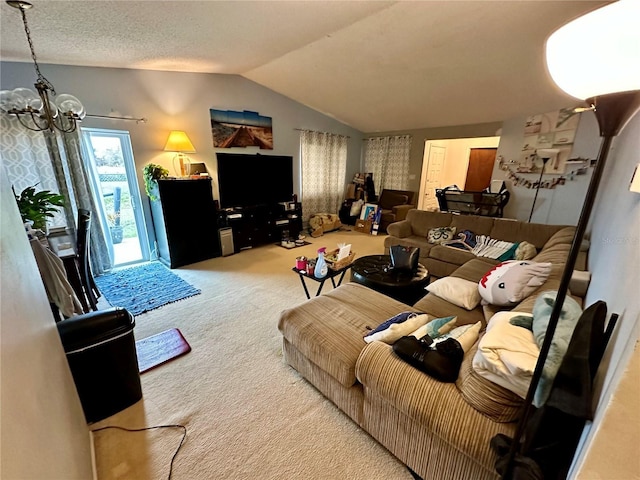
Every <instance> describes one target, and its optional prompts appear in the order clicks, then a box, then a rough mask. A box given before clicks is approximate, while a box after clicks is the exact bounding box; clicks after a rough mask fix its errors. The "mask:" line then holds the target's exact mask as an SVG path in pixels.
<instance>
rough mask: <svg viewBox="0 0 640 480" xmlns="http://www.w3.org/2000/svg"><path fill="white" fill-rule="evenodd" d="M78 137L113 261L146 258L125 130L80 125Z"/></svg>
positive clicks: (124, 261)
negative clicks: (80, 134) (81, 143)
mask: <svg viewBox="0 0 640 480" xmlns="http://www.w3.org/2000/svg"><path fill="white" fill-rule="evenodd" d="M82 138H83V141H84V147H85V149H86V158H87V159H88V163H89V165H87V170H88V171H89V176H90V181H91V183H92V187H93V191H94V192H96V200H97V204H98V209H99V216H100V221H101V222H102V224H103V225H104V226H105V232H107V235H106V237H107V239H106V240H107V246H108V248H109V255H110V256H111V260H112V262H113V265H114V266H122V265H129V264H133V263H139V262H144V261H148V260H149V256H150V252H149V245H148V242H147V241H146V240H145V239H146V238H147V232H146V227H145V223H144V218H143V215H142V200H141V199H140V189H139V188H138V180H137V176H136V169H135V162H134V159H133V150H132V148H131V139H130V138H129V132H127V131H124V130H106V129H97V128H83V129H82Z"/></svg>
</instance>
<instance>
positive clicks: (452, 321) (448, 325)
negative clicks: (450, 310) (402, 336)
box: [411, 316, 458, 340]
mask: <svg viewBox="0 0 640 480" xmlns="http://www.w3.org/2000/svg"><path fill="white" fill-rule="evenodd" d="M457 321H458V317H455V316H452V317H443V318H436V319H434V320H431V321H430V322H429V323H427V324H426V325H423V326H421V327H420V328H418V329H417V330H416V331H415V332H413V333H412V334H411V335H413V336H414V337H416V338H417V339H418V340H419V339H421V338H423V337H424V336H425V335H429V336H430V337H431V338H437V337H439V336H440V335H444V334H445V333H448V332H450V331H451V329H453V327H455V326H456V322H457Z"/></svg>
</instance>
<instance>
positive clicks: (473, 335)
mask: <svg viewBox="0 0 640 480" xmlns="http://www.w3.org/2000/svg"><path fill="white" fill-rule="evenodd" d="M481 328H482V322H476V323H473V324H470V325H461V326H459V327H456V328H454V329H453V330H451V331H450V332H449V333H445V334H444V335H441V336H440V337H437V338H435V339H434V340H433V343H432V344H431V348H435V346H436V345H437V344H438V343H439V342H442V341H444V340H446V339H448V338H453V339H454V340H457V341H458V343H460V346H461V347H462V350H464V353H465V354H466V353H467V352H468V351H469V350H471V347H473V345H474V344H475V343H476V341H477V340H478V337H479V336H480V329H481Z"/></svg>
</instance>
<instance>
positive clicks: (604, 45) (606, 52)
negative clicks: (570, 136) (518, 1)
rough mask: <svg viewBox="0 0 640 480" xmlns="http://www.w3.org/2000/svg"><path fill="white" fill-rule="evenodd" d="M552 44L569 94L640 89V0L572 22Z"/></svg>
mask: <svg viewBox="0 0 640 480" xmlns="http://www.w3.org/2000/svg"><path fill="white" fill-rule="evenodd" d="M546 49H547V68H548V69H549V74H550V75H551V78H553V80H554V81H555V83H556V84H557V85H558V87H560V88H561V89H562V90H564V91H565V92H566V93H568V94H569V95H572V96H574V97H576V98H580V99H583V100H584V99H587V98H592V97H597V96H599V95H606V94H608V93H617V92H628V91H632V90H640V1H638V0H619V1H618V2H616V3H612V4H610V5H607V6H605V7H602V8H599V9H597V10H594V11H593V12H591V13H588V14H586V15H584V16H582V17H579V18H577V19H575V20H573V21H572V22H569V23H568V24H566V25H564V26H563V27H560V28H559V29H558V30H556V31H555V32H554V33H553V34H552V35H551V36H550V37H549V39H548V40H547V48H546Z"/></svg>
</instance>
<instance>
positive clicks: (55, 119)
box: [0, 0, 86, 133]
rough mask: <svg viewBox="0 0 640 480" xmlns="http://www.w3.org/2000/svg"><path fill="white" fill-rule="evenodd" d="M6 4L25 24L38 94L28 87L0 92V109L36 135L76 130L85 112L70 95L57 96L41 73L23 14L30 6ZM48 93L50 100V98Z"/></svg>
mask: <svg viewBox="0 0 640 480" xmlns="http://www.w3.org/2000/svg"><path fill="white" fill-rule="evenodd" d="M7 3H8V4H9V5H11V6H12V7H14V8H17V9H18V10H20V13H21V14H22V23H24V31H25V33H26V34H27V41H28V42H29V48H30V50H31V58H32V59H33V65H34V67H35V70H36V74H37V81H36V83H35V84H34V86H35V87H36V91H37V93H36V92H34V91H33V90H31V89H29V88H16V89H14V90H2V91H0V110H2V111H3V112H4V113H6V114H9V115H14V116H15V117H16V118H17V119H18V120H19V121H20V123H21V124H22V125H23V126H24V127H26V128H28V129H29V130H33V131H36V132H38V131H43V130H50V131H52V132H53V131H54V129H57V130H60V131H61V132H65V133H71V132H73V131H75V130H76V128H77V124H78V122H80V121H81V120H82V119H83V118H84V117H85V115H86V113H85V110H84V107H83V106H82V103H80V100H78V99H77V98H76V97H74V96H73V95H69V94H61V95H56V90H55V88H53V85H52V84H51V82H50V81H49V80H47V79H46V78H45V77H44V75H42V73H40V67H39V66H38V60H37V58H36V52H35V51H34V49H33V41H32V40H31V32H30V31H29V25H28V24H27V16H26V14H25V11H26V10H28V9H30V8H31V7H32V6H33V5H31V4H30V3H29V2H23V1H10V0H7ZM49 92H51V95H52V97H53V98H52V97H50V96H49Z"/></svg>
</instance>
